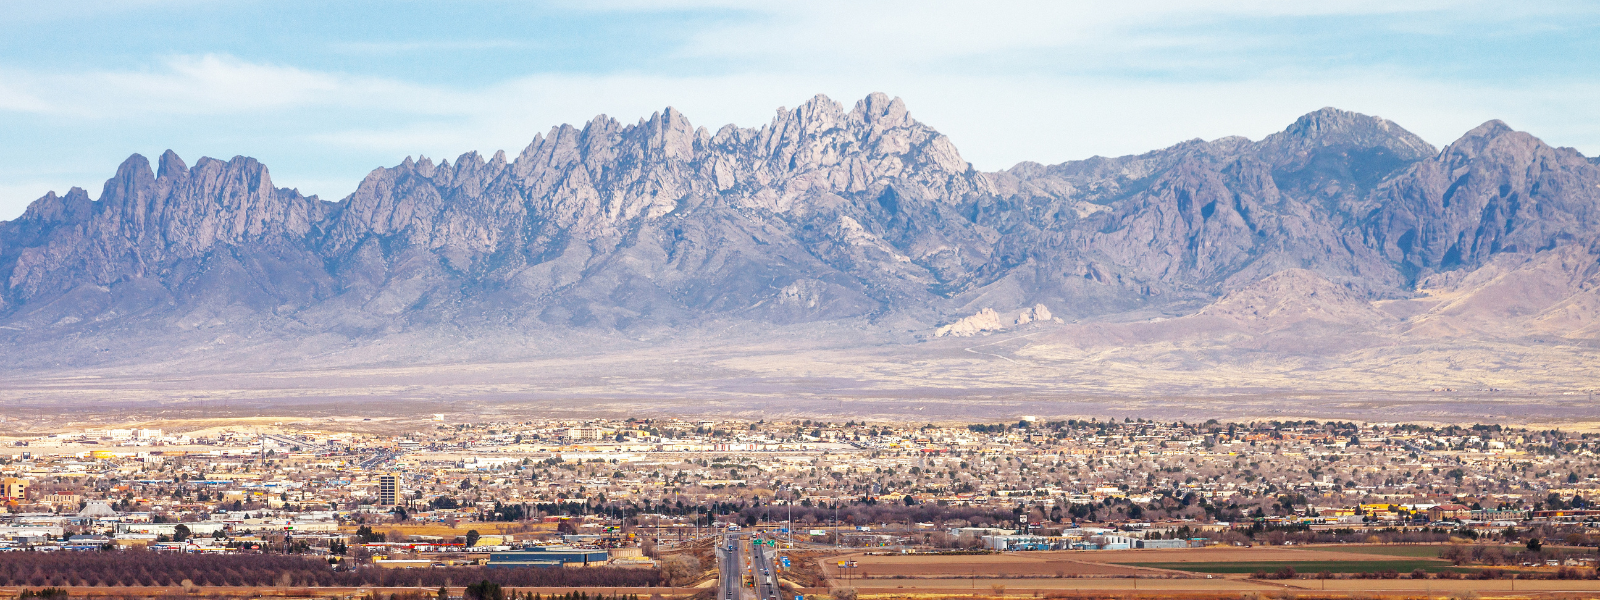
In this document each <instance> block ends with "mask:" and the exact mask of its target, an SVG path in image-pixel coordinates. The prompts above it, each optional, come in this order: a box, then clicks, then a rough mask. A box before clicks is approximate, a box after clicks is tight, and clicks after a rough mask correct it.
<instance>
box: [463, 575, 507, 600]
mask: <svg viewBox="0 0 1600 600" xmlns="http://www.w3.org/2000/svg"><path fill="white" fill-rule="evenodd" d="M462 596H463V597H464V598H465V599H466V600H505V598H506V594H505V591H504V590H501V589H500V584H498V583H493V582H491V581H489V580H487V579H485V580H483V581H480V582H478V583H472V584H468V585H467V591H466V592H465V593H463V594H462Z"/></svg>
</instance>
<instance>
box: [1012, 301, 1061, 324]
mask: <svg viewBox="0 0 1600 600" xmlns="http://www.w3.org/2000/svg"><path fill="white" fill-rule="evenodd" d="M1034 321H1040V322H1043V321H1055V322H1057V323H1060V322H1061V319H1057V318H1055V316H1054V315H1051V314H1050V309H1048V308H1045V306H1044V305H1043V304H1035V305H1033V308H1024V309H1022V312H1021V313H1018V314H1017V318H1016V320H1014V321H1012V324H1014V325H1027V324H1029V323H1032V322H1034Z"/></svg>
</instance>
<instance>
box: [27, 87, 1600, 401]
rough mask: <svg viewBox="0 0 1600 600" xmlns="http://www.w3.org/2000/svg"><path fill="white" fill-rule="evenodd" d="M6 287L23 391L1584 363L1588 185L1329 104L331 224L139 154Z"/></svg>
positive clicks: (34, 215)
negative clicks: (1175, 355) (1345, 355)
mask: <svg viewBox="0 0 1600 600" xmlns="http://www.w3.org/2000/svg"><path fill="white" fill-rule="evenodd" d="M0 281H3V282H4V285H3V288H0V341H3V345H4V348H3V349H0V359H3V360H4V362H5V363H6V365H7V366H6V367H4V369H6V370H9V371H12V372H45V371H48V372H61V371H64V370H72V369H81V368H89V367H97V366H109V365H150V364H156V363H163V364H169V365H176V364H180V363H188V364H207V365H210V366H209V367H207V368H240V367H239V365H240V364H241V363H240V361H241V360H243V361H249V362H248V364H251V365H252V366H253V367H259V368H262V369H270V368H287V367H291V366H304V365H375V364H383V365H394V364H407V363H413V362H430V361H431V362H440V361H447V362H448V361H466V362H471V361H474V360H503V359H507V358H514V357H517V356H544V355H550V354H551V353H573V352H579V353H581V352H582V351H590V350H593V351H596V352H600V351H605V350H604V349H606V348H616V349H617V350H618V351H626V352H639V351H649V349H650V348H653V347H657V346H656V344H658V343H661V341H662V340H670V341H675V342H678V343H684V342H686V341H694V340H717V339H735V338H737V339H761V338H762V336H764V335H767V332H776V333H772V335H793V336H797V339H798V338H804V339H806V340H808V341H806V342H805V344H810V345H819V344H820V345H823V346H828V347H850V346H861V345H884V344H886V345H889V346H892V347H897V348H904V349H907V351H908V352H913V353H915V352H919V351H921V350H917V348H922V349H924V350H926V349H930V348H939V347H942V346H938V344H941V343H946V342H943V341H942V339H943V338H940V337H937V336H936V335H935V334H936V333H938V332H958V333H959V335H979V336H983V335H994V334H995V333H994V332H997V331H1011V330H1015V331H1017V332H1022V331H1023V330H1028V331H1027V332H1028V333H1029V334H1030V335H1033V334H1038V335H1037V336H1036V337H1035V338H1034V340H1033V341H1034V342H1036V343H1037V344H1039V345H1037V346H1036V347H1035V348H1034V351H1035V353H1036V354H1037V353H1039V352H1044V351H1043V350H1040V348H1047V347H1048V348H1058V349H1059V348H1062V347H1067V346H1073V347H1080V348H1085V347H1110V348H1121V347H1130V346H1133V345H1140V344H1152V343H1176V342H1174V340H1199V339H1203V340H1208V342H1207V344H1208V347H1211V348H1214V349H1221V350H1222V351H1227V352H1235V353H1245V354H1250V355H1252V356H1258V357H1260V356H1263V355H1261V354H1259V353H1261V352H1267V353H1268V354H1266V355H1264V356H1266V357H1267V358H1266V359H1265V360H1279V361H1281V360H1289V359H1287V358H1284V357H1291V356H1300V355H1318V354H1327V353H1330V352H1339V351H1344V350H1351V349H1359V348H1371V347H1373V344H1380V345H1381V344H1389V345H1393V344H1395V343H1397V342H1395V340H1401V342H1403V343H1410V342H1406V340H1411V341H1415V340H1441V339H1471V340H1476V341H1483V340H1522V339H1529V338H1530V336H1531V337H1539V336H1545V337H1549V338H1551V339H1559V340H1564V341H1563V342H1562V343H1569V344H1578V345H1580V346H1582V347H1588V346H1587V345H1588V344H1589V343H1590V341H1591V340H1600V325H1597V323H1600V321H1597V319H1600V298H1597V297H1596V295H1595V294H1596V293H1597V292H1595V289H1596V284H1597V283H1600V161H1597V160H1596V159H1593V158H1587V157H1584V156H1583V155H1582V154H1580V153H1579V152H1578V151H1576V150H1573V149H1571V148H1556V147H1551V146H1549V145H1547V144H1545V143H1543V142H1542V141H1540V140H1539V139H1538V138H1536V137H1534V136H1532V135H1529V134H1527V133H1524V132H1519V131H1515V130H1513V129H1511V128H1510V127H1508V126H1507V125H1505V124H1504V123H1501V122H1499V121H1490V122H1488V123H1484V124H1483V125H1481V126H1479V127H1477V128H1475V129H1472V130H1471V131H1468V132H1467V133H1466V134H1465V135H1463V136H1462V137H1461V138H1460V139H1458V140H1456V141H1454V142H1453V143H1451V144H1450V145H1448V146H1446V147H1444V148H1443V149H1439V148H1435V147H1433V146H1432V145H1430V144H1429V143H1427V142H1426V141H1424V140H1422V139H1421V138H1419V137H1418V136H1416V135H1414V134H1412V133H1410V132H1408V131H1406V130H1405V129H1404V128H1402V127H1400V126H1399V125H1397V124H1395V123H1392V122H1390V121H1387V120H1384V119H1382V118H1378V117H1373V116H1367V115H1362V114H1357V113H1351V112H1346V111H1342V110H1337V109H1333V108H1324V109H1321V110H1318V111H1316V112H1312V113H1309V114H1307V115H1305V116H1303V117H1300V118H1299V119H1298V120H1296V121H1295V122H1294V123H1292V124H1290V125H1289V126H1288V127H1287V128H1285V129H1284V130H1283V131H1281V132H1278V133H1274V134H1272V135H1269V136H1267V137H1266V138H1264V139H1262V140H1259V141H1252V140H1249V139H1245V138H1242V137H1227V138H1222V139H1217V140H1212V141H1203V140H1191V141H1186V142H1182V143H1179V144H1176V145H1173V146H1171V147H1168V148H1164V149H1160V150H1155V151H1152V152H1148V153H1145V154H1140V155H1134V156H1122V157H1116V158H1105V157H1094V158H1090V159H1087V160H1081V161H1071V162H1066V163H1061V164H1056V165H1042V164H1037V163H1022V164H1019V165H1016V166H1014V167H1012V168H1010V169H1006V170H1003V171H997V172H984V171H980V170H978V169H976V168H974V167H973V166H972V165H970V164H969V163H967V162H966V161H965V160H964V159H962V157H961V155H960V153H959V152H958V151H957V149H956V146H955V144H954V143H953V142H952V141H951V140H950V138H948V137H946V136H944V135H943V134H940V133H939V132H938V131H936V130H935V129H933V128H932V127H929V126H928V125H926V124H924V123H921V122H918V121H917V120H915V119H913V118H912V117H911V114H910V112H909V111H908V110H907V108H906V106H905V103H904V102H902V101H901V100H900V99H898V98H890V97H888V96H886V95H883V94H872V95H870V96H868V97H866V98H864V99H862V100H860V101H859V102H856V103H855V105H854V106H853V107H851V108H850V109H848V110H846V108H845V106H843V105H841V104H839V103H836V102H834V101H832V100H830V99H828V98H827V97H824V96H820V95H819V96H817V97H815V98H812V99H810V100H808V101H806V102H805V103H804V104H801V105H800V106H798V107H796V108H794V109H792V110H791V109H782V108H780V109H778V111H777V113H776V115H775V116H774V117H773V119H772V120H771V122H769V123H767V124H765V125H762V126H761V127H759V128H739V127H735V126H733V125H727V126H724V127H722V128H720V129H717V130H715V131H712V130H709V129H706V128H704V127H696V126H694V125H692V124H691V123H690V122H689V120H688V119H687V117H685V116H684V115H683V114H681V113H680V112H678V111H677V110H674V109H671V108H668V109H666V110H664V111H662V112H659V113H656V114H653V115H651V116H650V117H648V118H644V119H640V120H638V121H637V122H635V123H632V124H624V123H622V122H619V121H617V120H614V119H611V118H608V117H605V116H600V117H596V118H595V119H593V120H591V121H589V122H588V123H585V124H583V125H582V126H571V125H562V126H559V127H555V128H552V129H551V130H550V131H549V132H547V133H545V134H542V135H537V136H535V137H534V138H533V141H532V142H531V143H530V144H528V146H527V147H526V148H524V149H523V150H522V151H521V152H520V153H519V154H517V155H516V156H508V155H507V154H505V153H504V152H496V153H494V154H493V155H492V156H488V157H485V156H483V155H480V154H478V153H475V152H472V153H467V154H464V155H461V156H459V157H457V158H456V159H454V160H453V161H450V160H440V161H438V162H434V161H433V160H431V159H428V158H419V159H413V158H410V157H407V158H406V159H405V160H404V161H403V162H401V163H400V164H399V165H397V166H394V167H389V168H378V169H375V170H373V171H372V172H371V173H370V174H368V175H367V176H366V178H365V179H364V180H362V181H361V183H360V185H359V187H358V189H357V190H356V191H355V192H354V193H353V194H351V195H350V196H348V197H345V198H343V199H341V200H339V201H337V202H330V201H326V200H322V199H320V198H318V197H316V196H305V195H302V194H301V193H300V192H299V191H297V190H295V189H289V188H281V187H277V186H276V185H274V182H273V181H272V178H271V176H270V175H269V173H268V170H267V168H266V166H265V165H262V164H261V163H259V162H257V161H256V160H254V159H250V158H246V157H234V158H232V159H230V160H227V161H222V160H217V159H212V158H200V159H198V160H197V161H195V163H194V164H193V165H192V166H191V165H189V164H187V163H186V162H185V161H184V160H183V159H181V158H180V157H179V156H177V155H176V154H175V153H173V152H171V151H168V152H166V153H165V154H163V155H162V156H160V157H159V158H158V159H157V160H156V163H155V165H151V164H150V162H149V161H148V160H147V159H146V158H145V157H143V156H139V155H133V156H131V157H129V158H128V159H127V160H126V161H125V162H124V163H123V164H122V165H121V166H120V167H119V168H118V169H117V172H116V174H115V175H114V176H112V177H111V178H110V179H109V180H108V181H107V182H106V183H105V185H104V187H103V188H102V191H101V192H100V195H99V197H98V198H91V197H90V195H89V194H88V192H86V191H85V190H83V189H79V188H73V189H72V190H70V191H68V192H67V193H66V194H65V195H57V194H55V193H54V192H52V193H49V194H46V195H45V196H44V197H42V198H40V199H38V200H37V201H35V202H33V203H32V204H31V205H30V206H29V207H28V209H27V211H26V212H25V213H24V214H23V215H22V216H21V217H19V218H17V219H15V220H11V221H6V222H0ZM1037 311H1042V312H1037ZM1035 314H1039V315H1046V318H1043V319H1038V318H1035V317H1034V315H1035ZM991 315H993V316H991ZM974 318H976V319H978V321H981V322H982V324H981V325H978V324H974V323H977V321H968V322H967V323H965V324H963V323H962V321H963V320H964V319H974ZM1030 321H1032V322H1030ZM941 328H943V329H942V330H941ZM729 332H732V333H729ZM730 336H733V337H730ZM737 336H746V337H737ZM749 336H754V338H751V337H749ZM950 337H955V336H954V335H952V336H950ZM1380 339H1381V340H1387V341H1382V342H1378V341H1374V340H1380ZM652 340H654V341H652ZM708 343H709V342H708ZM797 343H798V342H797ZM1340 349H1344V350H1340ZM1046 353H1047V352H1046ZM1252 353H1254V354H1252ZM1024 354H1026V353H1024ZM1042 355H1043V354H1040V356H1042ZM206 357H226V358H213V359H208V358H206ZM207 360H212V362H209V363H208V362H206V361H207ZM1008 360H1011V359H1008ZM1508 369H1511V370H1515V369H1516V365H1510V366H1509V367H1508Z"/></svg>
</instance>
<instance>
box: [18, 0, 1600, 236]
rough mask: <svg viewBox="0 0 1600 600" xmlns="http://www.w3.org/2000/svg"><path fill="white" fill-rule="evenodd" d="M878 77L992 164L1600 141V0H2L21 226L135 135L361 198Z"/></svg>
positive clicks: (329, 195) (153, 147) (122, 150)
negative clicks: (1330, 133)
mask: <svg viewBox="0 0 1600 600" xmlns="http://www.w3.org/2000/svg"><path fill="white" fill-rule="evenodd" d="M874 91H881V92H884V93H887V94H889V95H891V96H899V97H901V98H903V99H904V100H905V102H906V104H907V106H908V108H909V109H910V111H911V114H912V116H913V117H915V118H917V119H918V120H920V121H922V122H924V123H928V124H930V125H932V126H933V127H935V128H936V129H938V130H939V131H941V132H943V133H945V134H946V135H948V136H950V138H951V139H952V140H953V141H954V142H955V144H956V146H957V147H958V148H959V149H960V151H961V153H962V156H963V157H965V158H966V159H967V160H968V161H971V162H972V163H973V164H974V165H975V166H977V167H978V168H980V169H984V170H997V169H1003V168H1007V167H1010V166H1012V165H1014V164H1016V163H1018V162H1021V161H1036V162H1041V163H1046V164H1050V163H1059V162H1063V161H1067V160H1076V159H1082V158H1087V157H1090V156H1095V155H1104V156H1115V155H1122V154H1132V153H1138V152H1144V151H1147V150H1153V149H1156V148H1161V147H1165V146H1168V145H1171V144H1174V143H1177V142H1180V141H1183V140H1187V139H1193V138H1203V139H1215V138H1218V137H1223V136H1228V135H1243V136H1247V137H1250V138H1252V139H1259V138H1261V137H1263V136H1265V135H1267V134H1270V133H1272V132H1274V131H1278V130H1281V129H1283V128H1284V127H1285V126H1287V125H1288V124H1289V123H1291V122H1292V121H1293V120H1294V119H1295V118H1296V117H1297V116H1299V115H1302V114H1305V113H1307V112H1311V111H1314V110H1316V109H1318V108H1321V107H1324V106H1335V107H1338V108H1343V109H1346V110H1353V111H1357V112H1362V113H1367V114H1375V115H1378V116H1382V117H1384V118H1388V119H1390V120H1392V121H1395V122H1397V123H1399V124H1400V125H1401V126H1403V127H1405V128H1407V129H1410V130H1411V131H1413V132H1415V133H1417V134H1418V135H1421V136H1422V137H1423V138H1424V139H1426V140H1428V141H1429V142H1431V143H1433V144H1435V145H1436V146H1443V145H1445V144H1448V143H1450V142H1451V141H1452V140H1454V139H1455V138H1457V137H1459V136H1460V135H1461V134H1462V133H1464V132H1466V131H1467V130H1469V129H1471V128H1473V127H1475V126H1477V125H1479V124H1481V123H1483V122H1484V121H1487V120H1490V119H1501V120H1504V121H1506V122H1507V123H1508V124H1509V125H1511V126H1512V127H1514V128H1516V129H1520V130H1524V131H1528V132H1531V133H1533V134H1534V135H1537V136H1539V137H1540V138H1542V139H1544V140H1545V141H1547V142H1549V143H1551V144H1553V145H1558V146H1571V147H1575V148H1577V149H1578V150H1580V151H1582V152H1583V153H1584V154H1585V155H1588V156H1594V155H1596V154H1600V3H1597V2H1592V1H1587V0H1586V1H1572V2H1560V1H1549V2H1540V1H1530V0H1523V1H1521V2H1503V1H1502V2H1475V1H1472V0H1454V1H1435V0H1383V1H1349V2H1340V1H1337V0H1323V1H1317V2H1298V1H1293V0H1270V1H1269V0H1235V1H1229V2H1220V1H1216V0H1119V1H1117V2H1104V1H1093V2H1074V1H1053V2H1036V1H1025V0H1018V1H1007V0H987V1H984V2H943V1H940V0H913V1H905V2H897V1H889V2H870V1H866V0H850V1H839V2H835V1H831V0H809V1H806V2H741V1H736V0H706V1H698V2H697V1H688V2H668V1H652V0H589V1H579V2H531V1H528V2H523V1H513V0H482V1H460V2H451V1H447V0H434V1H429V2H404V1H399V2H384V3H376V2H362V1H354V0H352V1H341V2H326V1H318V2H300V1H298V0H272V1H262V2H255V1H251V0H236V1H231V2H215V1H213V0H204V1H201V0H194V1H191V0H105V1H98V0H81V1H77V2H61V1H59V0H48V1H35V0H6V2H5V4H4V6H3V7H0V219H11V218H15V217H16V216H17V215H20V214H21V213H22V211H23V210H24V209H25V208H26V207H27V205H28V203H30V202H32V201H33V200H34V199H36V198H38V197H40V196H42V195H44V193H45V192H47V191H50V190H54V191H56V192H58V193H62V192H65V191H66V190H67V189H69V188H71V187H73V186H77V187H83V188H85V189H87V190H89V193H90V195H91V196H92V197H96V198H98V197H99V195H100V191H101V186H102V185H103V183H104V181H105V180H106V178H108V177H110V176H111V175H112V173H113V172H114V171H115V169H116V167H117V165H118V164H120V163H121V162H122V161H123V160H125V159H126V158H127V157H128V156H129V155H130V154H133V153H140V154H144V155H145V156H147V157H152V158H153V157H155V156H158V155H159V154H160V153H161V152H163V151H165V150H167V149H169V148H170V149H172V150H175V151H176V152H177V153H178V154H179V155H180V156H182V157H183V158H184V159H185V160H186V161H187V162H189V164H193V163H194V161H195V159H197V158H199V157H201V156H212V157H218V158H223V159H226V158H230V157H233V156H236V155H245V156H252V157H255V158H258V159H260V160H261V161H262V162H263V163H265V164H266V165H267V166H268V168H269V169H270V172H271V175H272V179H273V183H274V184H275V185H277V186H279V187H291V188H297V189H299V190H300V191H301V192H302V193H305V194H308V195H309V194H317V195H320V196H321V197H322V198H324V199H328V200H337V199H339V198H342V197H344V196H345V195H347V194H349V193H350V192H352V191H354V189H355V187H356V185H357V184H358V183H359V182H360V180H361V178H362V177H363V176H365V175H366V174H367V173H368V172H370V171H371V170H372V169H374V168H377V167H380V166H392V165H395V164H398V163H400V162H401V161H403V160H404V159H405V157H407V156H429V157H433V158H440V157H443V158H449V159H451V160H454V157H456V156H457V155H459V154H462V153H464V152H468V151H473V150H476V151H480V152H483V153H485V154H492V153H493V152H494V151H495V150H505V151H506V152H507V153H508V154H515V153H516V152H519V151H521V149H522V148H523V147H525V146H527V144H528V143H529V142H530V141H531V140H532V139H533V137H534V135H535V134H538V133H543V132H546V131H548V130H549V129H550V128H551V127H553V126H556V125H559V124H562V123H573V124H581V123H584V122H587V121H589V120H590V119H592V118H594V116H595V115H598V114H605V115H609V116H611V117H613V118H616V119H618V120H620V121H623V122H635V121H637V120H638V119H640V118H642V117H648V116H649V115H650V114H651V113H654V112H657V111H660V110H663V109H664V108H665V107H668V106H671V107H674V108H676V109H678V110H681V111H682V112H683V113H684V114H685V115H686V116H687V117H688V118H689V119H690V121H691V122H692V123H694V124H695V125H699V126H705V127H707V128H708V129H711V130H715V129H717V128H718V127H721V126H722V125H724V124H727V123H733V124H736V125H739V126H742V127H759V126H760V125H762V124H764V123H767V122H769V121H770V120H771V119H772V116H773V113H774V111H775V110H776V109H778V108H779V107H785V106H788V107H793V106H796V105H798V104H800V103H802V102H804V101H805V100H807V99H809V98H811V97H812V96H814V95H816V94H819V93H821V94H826V95H827V96H829V97H830V98H833V99H834V100H836V101H839V102H841V103H843V104H844V105H845V106H846V107H847V108H848V107H849V106H851V105H853V104H854V103H855V101H857V100H859V99H860V98H862V97H864V96H866V95H867V94H869V93H871V92H874Z"/></svg>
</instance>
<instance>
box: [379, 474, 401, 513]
mask: <svg viewBox="0 0 1600 600" xmlns="http://www.w3.org/2000/svg"><path fill="white" fill-rule="evenodd" d="M399 499H400V475H399V474H397V473H388V474H385V475H382V476H379V477H378V504H381V505H384V506H394V505H395V504H398V501H399Z"/></svg>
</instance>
